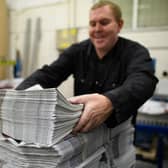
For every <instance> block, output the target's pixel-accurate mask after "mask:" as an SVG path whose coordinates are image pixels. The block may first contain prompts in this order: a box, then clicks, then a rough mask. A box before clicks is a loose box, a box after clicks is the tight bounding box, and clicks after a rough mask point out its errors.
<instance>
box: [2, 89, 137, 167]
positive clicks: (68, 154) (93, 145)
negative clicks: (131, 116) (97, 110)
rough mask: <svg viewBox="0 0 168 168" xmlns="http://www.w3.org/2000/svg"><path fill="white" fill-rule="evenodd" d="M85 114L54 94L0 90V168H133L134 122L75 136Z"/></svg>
mask: <svg viewBox="0 0 168 168" xmlns="http://www.w3.org/2000/svg"><path fill="white" fill-rule="evenodd" d="M82 109H83V105H73V104H71V103H69V102H68V101H67V99H65V97H64V96H63V95H62V94H61V93H60V92H59V91H58V89H56V88H50V89H40V90H39V89H37V88H36V87H35V88H34V87H33V88H31V89H28V90H22V91H21V90H12V89H6V90H4V89H1V90H0V168H110V167H115V166H116V167H121V168H125V165H129V167H131V165H132V163H133V160H131V158H132V155H133V154H134V148H133V145H131V143H130V141H131V140H132V134H133V130H132V126H131V124H130V123H131V122H130V121H129V120H128V121H126V122H124V123H122V124H120V126H118V127H115V128H107V126H106V125H105V124H102V125H101V126H99V127H97V128H95V129H93V130H92V131H90V132H88V133H79V134H77V135H72V134H71V133H70V132H71V131H72V129H73V127H74V126H75V124H76V122H77V121H78V120H79V117H80V116H81V113H82ZM123 137H124V138H123ZM124 153H126V155H124ZM119 154H120V156H121V157H119ZM114 163H115V166H114V165H113V164H114ZM125 163H126V164H125Z"/></svg>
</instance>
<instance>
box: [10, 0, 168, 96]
mask: <svg viewBox="0 0 168 168" xmlns="http://www.w3.org/2000/svg"><path fill="white" fill-rule="evenodd" d="M7 1H8V4H10V56H11V58H14V55H15V49H16V48H18V49H20V51H21V54H22V53H23V47H24V41H25V39H24V37H25V29H26V27H25V26H26V21H27V19H29V18H30V19H31V21H32V38H31V39H32V41H33V38H34V34H33V32H34V24H35V21H36V19H37V18H38V17H40V18H41V20H42V39H41V42H40V52H39V58H38V65H37V68H38V67H41V66H42V65H43V64H49V63H51V62H52V61H53V60H55V59H56V58H57V57H58V54H59V53H58V51H57V49H56V30H57V29H61V28H68V27H78V28H79V34H78V41H81V40H83V39H85V38H87V37H88V30H87V26H88V11H89V8H90V6H91V5H92V4H93V2H95V0H60V1H59V0H49V1H47V0H43V1H40V0H38V1H37V0H36V1H37V2H38V3H35V4H34V6H33V5H32V4H33V3H34V0H29V1H27V0H15V3H14V1H12V0H7ZM44 1H45V2H44ZM58 1H59V2H58ZM21 2H22V3H21ZM30 2H32V3H30ZM39 2H41V4H39ZM44 3H47V4H46V5H44ZM19 4H22V5H19ZM30 4H31V5H30ZM121 35H123V36H124V37H128V38H130V39H133V40H136V41H139V42H140V43H142V44H144V45H145V46H147V47H148V48H149V51H150V53H151V56H152V57H154V58H156V59H157V69H156V75H157V76H158V77H159V78H160V77H161V74H162V71H163V70H167V71H168V30H159V31H158V30H157V31H156V30H155V31H154V30H152V31H149V30H148V31H134V32H125V31H123V32H121ZM70 88H73V82H72V78H70V79H69V80H68V82H67V83H66V84H63V86H61V90H62V91H63V93H64V94H65V95H66V96H67V97H69V96H72V89H70Z"/></svg>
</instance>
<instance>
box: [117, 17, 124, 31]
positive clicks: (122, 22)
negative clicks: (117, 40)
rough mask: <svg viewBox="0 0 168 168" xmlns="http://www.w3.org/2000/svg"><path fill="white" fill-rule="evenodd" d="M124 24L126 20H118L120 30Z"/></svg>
mask: <svg viewBox="0 0 168 168" xmlns="http://www.w3.org/2000/svg"><path fill="white" fill-rule="evenodd" d="M123 25H124V20H122V19H121V20H120V21H118V28H119V32H120V31H121V29H122V28H123Z"/></svg>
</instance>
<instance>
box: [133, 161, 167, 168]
mask: <svg viewBox="0 0 168 168" xmlns="http://www.w3.org/2000/svg"><path fill="white" fill-rule="evenodd" d="M136 168H157V165H156V164H151V163H147V162H142V161H139V160H138V161H137V163H136ZM163 168H168V160H165V161H164V163H163Z"/></svg>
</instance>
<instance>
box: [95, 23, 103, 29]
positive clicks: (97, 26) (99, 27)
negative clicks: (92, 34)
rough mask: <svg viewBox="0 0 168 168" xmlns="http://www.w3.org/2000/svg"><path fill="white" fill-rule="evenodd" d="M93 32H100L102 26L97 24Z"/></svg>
mask: <svg viewBox="0 0 168 168" xmlns="http://www.w3.org/2000/svg"><path fill="white" fill-rule="evenodd" d="M95 30H96V31H100V30H102V25H101V24H100V23H97V24H96V27H95Z"/></svg>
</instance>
